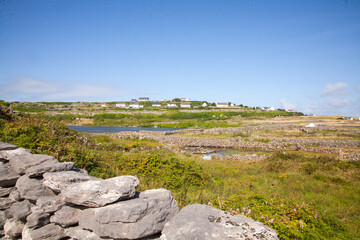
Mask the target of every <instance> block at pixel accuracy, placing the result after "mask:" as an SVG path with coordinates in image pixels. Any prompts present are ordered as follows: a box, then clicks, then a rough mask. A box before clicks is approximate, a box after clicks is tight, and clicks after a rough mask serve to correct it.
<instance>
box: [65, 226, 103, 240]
mask: <svg viewBox="0 0 360 240" xmlns="http://www.w3.org/2000/svg"><path fill="white" fill-rule="evenodd" d="M65 234H66V235H67V236H68V237H69V238H70V239H73V240H101V238H100V237H99V236H98V235H96V234H95V233H93V232H90V231H87V230H84V229H82V228H80V227H72V228H67V229H65Z"/></svg>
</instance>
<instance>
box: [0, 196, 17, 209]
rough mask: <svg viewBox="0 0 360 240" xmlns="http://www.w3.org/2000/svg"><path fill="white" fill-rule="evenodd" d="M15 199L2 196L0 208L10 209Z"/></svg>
mask: <svg viewBox="0 0 360 240" xmlns="http://www.w3.org/2000/svg"><path fill="white" fill-rule="evenodd" d="M13 203H14V201H13V200H12V199H10V198H0V210H5V209H8V208H9V207H10V206H11V204H13Z"/></svg>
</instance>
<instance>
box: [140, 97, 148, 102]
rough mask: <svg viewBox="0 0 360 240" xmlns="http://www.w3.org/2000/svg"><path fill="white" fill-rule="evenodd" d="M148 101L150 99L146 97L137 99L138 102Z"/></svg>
mask: <svg viewBox="0 0 360 240" xmlns="http://www.w3.org/2000/svg"><path fill="white" fill-rule="evenodd" d="M148 101H150V98H148V97H139V102H148Z"/></svg>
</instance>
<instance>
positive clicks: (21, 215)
mask: <svg viewBox="0 0 360 240" xmlns="http://www.w3.org/2000/svg"><path fill="white" fill-rule="evenodd" d="M32 206H34V205H33V204H31V203H30V202H29V201H28V200H25V201H22V202H15V203H13V204H12V205H11V207H10V209H9V215H10V216H11V217H12V218H14V219H15V220H25V219H26V217H27V216H29V215H30V214H31V207H32Z"/></svg>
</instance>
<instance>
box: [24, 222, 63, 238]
mask: <svg viewBox="0 0 360 240" xmlns="http://www.w3.org/2000/svg"><path fill="white" fill-rule="evenodd" d="M65 237H66V234H65V231H64V229H62V228H61V227H59V226H57V225H55V224H48V225H45V226H43V227H41V228H38V229H30V228H28V227H26V226H25V228H24V230H23V232H22V240H42V239H44V240H45V239H51V240H58V239H63V238H65Z"/></svg>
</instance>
